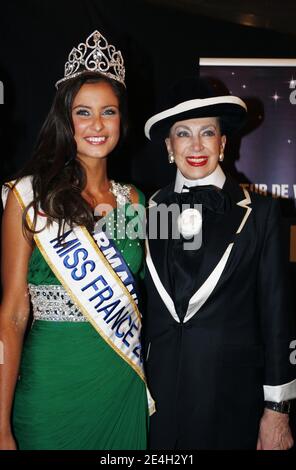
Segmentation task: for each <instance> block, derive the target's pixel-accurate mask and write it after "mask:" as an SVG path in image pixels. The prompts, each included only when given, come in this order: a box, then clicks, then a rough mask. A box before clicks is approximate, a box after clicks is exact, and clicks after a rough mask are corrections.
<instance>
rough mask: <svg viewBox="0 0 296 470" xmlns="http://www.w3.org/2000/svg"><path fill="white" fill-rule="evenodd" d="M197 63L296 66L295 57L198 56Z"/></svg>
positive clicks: (211, 64)
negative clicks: (244, 57)
mask: <svg viewBox="0 0 296 470" xmlns="http://www.w3.org/2000/svg"><path fill="white" fill-rule="evenodd" d="M199 65H208V66H215V67H217V66H224V65H225V66H253V67H256V66H259V67H296V59H264V58H262V59H254V58H249V59H243V58H231V57H221V58H219V57H200V59H199Z"/></svg>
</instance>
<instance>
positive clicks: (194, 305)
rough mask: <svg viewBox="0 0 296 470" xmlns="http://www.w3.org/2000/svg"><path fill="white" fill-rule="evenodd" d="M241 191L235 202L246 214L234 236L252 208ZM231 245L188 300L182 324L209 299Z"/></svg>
mask: <svg viewBox="0 0 296 470" xmlns="http://www.w3.org/2000/svg"><path fill="white" fill-rule="evenodd" d="M243 191H244V195H245V199H242V200H241V201H239V202H237V205H238V206H240V207H243V208H244V209H245V210H246V212H245V214H244V217H243V219H242V221H241V223H240V225H239V228H238V229H237V231H236V235H239V234H240V233H241V231H242V229H243V227H244V226H245V224H246V222H247V219H248V217H249V215H250V213H251V211H252V208H251V207H249V206H248V205H249V204H250V203H251V198H250V194H249V193H248V191H247V190H246V189H245V188H243ZM233 245H234V242H233V243H230V244H229V245H228V247H227V248H226V250H225V252H224V254H223V256H222V258H221V259H220V261H219V263H218V264H217V265H216V267H215V269H214V270H213V271H212V272H211V274H210V275H209V277H208V278H207V279H206V281H205V282H204V283H203V284H202V286H201V287H200V288H199V289H198V290H197V291H196V292H195V294H194V295H193V296H192V297H191V299H190V300H189V303H188V308H187V312H186V315H185V317H184V323H186V322H187V321H188V320H190V318H192V317H193V316H194V315H195V314H196V313H197V312H198V311H199V310H200V308H201V307H202V306H203V305H204V303H205V302H206V301H207V299H208V298H209V297H210V295H211V293H212V292H213V290H214V289H215V287H216V285H217V283H218V281H219V279H220V277H221V275H222V273H223V270H224V268H225V265H226V263H227V260H228V258H229V255H230V253H231V250H232V248H233Z"/></svg>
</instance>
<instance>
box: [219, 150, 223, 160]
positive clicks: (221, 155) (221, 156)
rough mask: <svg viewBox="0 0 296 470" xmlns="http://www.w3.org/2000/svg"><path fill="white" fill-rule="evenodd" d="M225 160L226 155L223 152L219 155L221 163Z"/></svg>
mask: <svg viewBox="0 0 296 470" xmlns="http://www.w3.org/2000/svg"><path fill="white" fill-rule="evenodd" d="M223 160H224V153H223V152H221V153H220V155H219V162H223Z"/></svg>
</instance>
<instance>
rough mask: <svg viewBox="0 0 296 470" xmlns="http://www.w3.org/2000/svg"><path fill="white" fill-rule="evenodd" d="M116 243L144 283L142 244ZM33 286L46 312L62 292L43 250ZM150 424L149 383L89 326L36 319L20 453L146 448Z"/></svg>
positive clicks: (20, 402)
mask: <svg viewBox="0 0 296 470" xmlns="http://www.w3.org/2000/svg"><path fill="white" fill-rule="evenodd" d="M139 195H140V201H139V202H140V203H142V204H143V202H144V201H143V195H142V194H141V193H140V192H139ZM126 207H128V204H127V205H126ZM114 215H116V210H115V211H114ZM114 241H115V243H116V245H117V246H118V248H119V249H120V250H121V252H122V254H123V256H124V258H125V260H126V262H127V263H128V264H129V267H130V270H131V271H132V273H133V274H134V276H135V277H137V276H138V275H139V274H140V271H141V269H142V262H143V248H142V243H141V241H139V240H137V239H136V240H132V239H129V238H127V237H125V238H123V239H120V240H119V239H117V238H116V234H115V240H114ZM28 284H29V285H30V286H31V288H32V289H34V286H35V288H36V286H37V289H39V288H40V286H41V291H42V289H45V291H44V292H43V291H42V292H43V293H42V295H43V299H42V302H43V306H44V302H46V299H47V297H46V296H47V295H49V294H50V292H51V294H50V295H53V294H52V291H54V289H55V288H56V289H60V288H61V285H60V283H59V281H58V279H57V278H56V277H55V275H54V273H53V272H52V271H51V269H50V268H49V266H48V265H47V263H46V261H45V260H44V259H43V257H42V255H41V253H40V251H39V250H38V248H35V249H34V251H33V254H32V257H31V260H30V264H29V272H28ZM32 286H33V287H32ZM46 289H48V290H49V291H46ZM52 301H53V298H52V297H51V301H50V303H49V304H48V308H49V309H50V308H51V307H52V305H54V304H53V303H52ZM72 305H73V304H72ZM80 315H81V313H80ZM147 425H148V409H147V397H146V388H145V384H144V382H143V381H142V380H141V379H140V377H139V376H138V375H137V374H136V373H135V371H134V370H133V369H132V368H131V367H130V366H129V365H128V364H127V363H126V362H125V361H124V360H123V359H122V358H121V357H120V356H119V355H117V354H116V353H115V352H114V351H113V349H111V348H110V346H108V344H107V343H106V342H105V341H104V340H103V339H102V338H101V337H100V335H99V334H98V333H97V332H96V331H95V329H94V328H93V327H92V326H91V324H90V323H88V322H87V321H48V320H40V319H37V320H36V319H35V320H34V321H33V324H32V327H31V329H30V331H29V333H28V336H27V338H26V341H25V344H24V348H23V355H22V361H21V369H20V376H19V380H18V382H17V387H16V393H15V400H14V407H13V429H14V433H15V437H16V440H17V443H18V447H19V449H34V450H37V449H50V450H62V449H64V450H69V449H71V450H82V449H83V450H100V449H106V450H113V449H118V450H122V449H124V450H129V449H132V450H136V449H146V445H147V441H146V439H147Z"/></svg>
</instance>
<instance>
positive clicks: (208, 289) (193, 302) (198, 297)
mask: <svg viewBox="0 0 296 470" xmlns="http://www.w3.org/2000/svg"><path fill="white" fill-rule="evenodd" d="M233 245H234V243H230V244H229V245H228V247H227V248H226V250H225V252H224V254H223V256H222V258H221V259H220V261H219V263H218V264H217V266H216V267H215V269H214V270H213V271H212V272H211V274H210V275H209V277H208V278H207V280H206V281H205V282H204V283H203V285H202V286H201V287H200V288H199V289H198V291H196V292H195V294H194V295H193V296H192V297H191V299H190V300H189V303H188V308H187V312H186V315H185V317H184V323H186V322H187V321H188V320H190V318H192V317H193V315H195V314H196V313H197V312H198V311H199V309H200V308H201V307H202V306H203V304H204V303H205V302H206V301H207V300H208V298H209V297H210V295H211V293H212V292H213V290H214V289H215V287H216V285H217V283H218V281H219V279H220V277H221V274H222V272H223V270H224V268H225V265H226V263H227V260H228V258H229V255H230V253H231V250H232V247H233Z"/></svg>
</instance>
